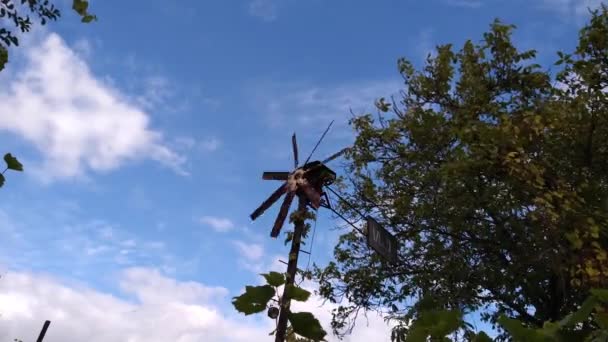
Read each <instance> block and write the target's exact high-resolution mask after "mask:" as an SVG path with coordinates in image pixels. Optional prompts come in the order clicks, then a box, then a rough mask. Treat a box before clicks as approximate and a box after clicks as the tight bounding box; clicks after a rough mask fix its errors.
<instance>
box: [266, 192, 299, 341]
mask: <svg viewBox="0 0 608 342" xmlns="http://www.w3.org/2000/svg"><path fill="white" fill-rule="evenodd" d="M306 202H307V201H306V197H305V195H303V194H301V195H299V196H298V215H302V219H301V220H299V219H298V220H295V222H294V230H293V239H292V240H291V249H290V251H289V260H288V262H287V279H286V281H285V288H284V289H283V296H282V297H281V311H280V313H279V321H278V323H277V333H276V335H275V339H274V340H275V342H284V341H285V337H286V336H285V334H286V332H287V315H288V314H289V306H290V305H291V300H290V299H289V298H288V297H287V296H286V294H287V287H288V286H289V285H293V284H294V282H295V280H296V272H297V270H298V256H299V255H300V243H301V240H302V233H303V232H304V214H305V213H306V211H307V208H306Z"/></svg>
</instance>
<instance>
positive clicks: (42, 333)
mask: <svg viewBox="0 0 608 342" xmlns="http://www.w3.org/2000/svg"><path fill="white" fill-rule="evenodd" d="M49 325H51V321H45V322H44V325H43V326H42V331H40V335H38V339H37V340H36V342H42V340H43V339H44V335H46V330H47V329H48V328H49Z"/></svg>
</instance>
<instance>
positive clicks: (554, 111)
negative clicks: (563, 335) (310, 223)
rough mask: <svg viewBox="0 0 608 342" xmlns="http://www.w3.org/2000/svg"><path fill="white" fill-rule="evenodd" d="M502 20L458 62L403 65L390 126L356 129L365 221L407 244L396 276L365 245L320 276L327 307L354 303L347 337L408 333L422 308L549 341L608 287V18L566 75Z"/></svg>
mask: <svg viewBox="0 0 608 342" xmlns="http://www.w3.org/2000/svg"><path fill="white" fill-rule="evenodd" d="M514 29H515V27H514V26H512V25H506V24H504V23H502V22H500V21H498V20H496V21H494V22H493V23H492V24H491V26H490V30H489V31H488V32H486V33H485V34H484V35H483V39H482V40H481V41H480V42H478V43H474V42H472V41H467V42H465V44H464V45H463V46H462V48H460V49H459V50H455V49H454V48H453V46H452V45H451V44H446V45H441V46H438V47H437V51H436V54H435V55H434V56H430V55H429V57H428V58H427V61H426V63H425V65H424V67H423V68H422V69H421V70H416V68H414V65H413V64H412V63H411V62H409V61H407V60H406V59H401V60H399V62H398V68H399V72H400V73H401V75H402V77H403V79H404V82H405V88H404V90H403V91H402V93H401V96H400V98H399V99H398V100H397V99H394V98H393V99H388V100H387V99H383V98H381V99H379V100H378V101H377V102H376V106H377V108H378V115H377V116H372V115H369V114H368V115H362V116H359V117H357V118H355V119H353V120H352V121H351V124H352V126H353V128H354V129H355V131H356V133H357V138H356V142H355V145H354V147H353V148H352V149H351V151H349V153H348V154H347V158H348V160H349V163H348V166H347V168H346V172H345V174H346V179H345V183H347V187H348V188H347V191H346V192H347V193H345V194H344V196H345V197H346V198H347V199H348V201H349V202H350V204H352V205H353V206H354V207H355V209H356V210H353V209H351V208H349V206H347V205H344V206H342V207H341V208H340V209H339V210H340V211H341V214H343V215H344V216H345V217H347V218H351V219H352V220H353V221H355V220H356V219H358V217H359V214H358V212H362V213H364V214H368V215H371V216H374V217H375V218H376V219H377V221H378V222H379V223H381V224H382V225H383V226H384V227H385V228H387V229H388V230H389V231H391V232H392V233H393V234H394V235H395V237H396V238H397V239H399V241H400V245H401V246H402V247H401V249H400V251H399V263H398V264H397V265H390V264H387V263H386V262H385V261H384V260H382V259H381V258H379V257H378V256H377V255H376V254H375V253H372V252H371V251H370V250H369V247H368V246H367V244H366V238H365V237H364V236H361V235H359V234H357V233H355V232H349V233H346V234H344V235H343V236H341V238H340V241H339V243H338V245H337V246H336V248H335V250H334V257H335V261H334V262H332V263H330V264H329V265H328V266H326V267H324V268H317V269H316V271H315V276H316V278H317V279H318V280H319V282H320V290H319V291H320V294H321V295H322V296H323V297H325V298H326V299H328V300H330V301H332V302H336V303H338V302H341V301H342V300H343V299H346V300H348V302H349V303H350V304H349V305H347V306H342V307H340V308H338V309H337V310H336V311H335V312H334V322H333V324H332V327H333V328H334V332H335V333H337V334H340V333H342V332H343V331H344V330H348V328H349V327H350V326H351V323H352V321H353V320H352V318H353V317H354V316H355V315H356V314H357V313H358V312H359V310H360V309H363V310H377V311H380V312H382V313H384V314H385V315H386V317H387V318H388V319H396V320H399V321H403V322H408V321H411V320H412V319H413V318H414V317H416V316H417V314H418V311H419V310H418V309H417V307H416V306H414V305H411V301H412V299H413V298H420V297H423V295H428V294H432V296H433V298H434V299H435V300H436V301H438V303H440V304H441V305H440V307H441V309H442V310H443V309H445V310H460V311H461V312H470V311H481V312H482V318H483V319H484V320H486V321H489V322H491V323H493V324H495V325H496V327H498V318H499V317H501V316H503V315H504V316H505V317H509V318H513V319H518V320H520V321H521V322H523V324H525V325H526V326H529V327H537V328H540V327H542V326H543V324H544V322H545V321H557V320H558V319H559V318H560V317H563V316H564V315H565V314H566V313H568V312H572V311H575V310H576V309H577V308H578V306H579V305H581V303H582V302H583V301H584V300H585V298H586V295H587V293H588V291H589V290H590V289H591V288H601V287H605V286H608V257H607V256H608V255H607V253H608V173H607V172H606V170H608V144H606V141H608V99H607V96H608V92H607V89H608V8H607V7H606V6H602V8H601V9H600V10H598V11H595V12H593V13H592V15H591V19H590V21H589V22H588V24H587V25H586V26H585V27H584V28H583V29H582V30H581V31H580V34H579V42H578V43H579V44H578V46H577V48H576V49H575V50H574V51H573V52H572V53H571V54H566V53H563V52H559V53H558V60H557V62H556V64H557V65H558V66H559V67H560V68H561V70H559V72H558V73H557V74H556V75H554V76H553V75H552V74H550V73H549V72H548V71H546V70H543V68H542V67H541V66H540V65H539V64H537V63H535V62H534V59H535V57H536V52H535V51H534V50H529V51H520V50H518V49H517V48H516V46H515V45H514V44H513V42H512V40H511V36H512V32H513V30H514Z"/></svg>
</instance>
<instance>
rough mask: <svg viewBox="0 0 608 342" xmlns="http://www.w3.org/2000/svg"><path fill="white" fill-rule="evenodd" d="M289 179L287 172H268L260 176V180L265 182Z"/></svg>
mask: <svg viewBox="0 0 608 342" xmlns="http://www.w3.org/2000/svg"><path fill="white" fill-rule="evenodd" d="M288 177H289V172H287V171H285V172H283V171H268V172H264V173H263V174H262V179H265V180H282V181H286V180H287V178H288Z"/></svg>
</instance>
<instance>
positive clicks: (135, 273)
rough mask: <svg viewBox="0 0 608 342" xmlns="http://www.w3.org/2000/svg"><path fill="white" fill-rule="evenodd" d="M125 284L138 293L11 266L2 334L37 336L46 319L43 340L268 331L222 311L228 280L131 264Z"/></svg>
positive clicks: (95, 341) (1, 299)
mask: <svg viewBox="0 0 608 342" xmlns="http://www.w3.org/2000/svg"><path fill="white" fill-rule="evenodd" d="M120 284H121V287H122V288H123V290H125V291H126V292H127V293H130V294H133V295H135V297H136V299H137V300H136V301H127V300H123V299H119V298H116V297H115V296H112V295H110V294H106V293H102V292H98V291H95V290H93V289H88V288H82V287H74V286H71V287H70V286H67V285H65V284H62V283H60V282H58V281H56V280H54V279H51V278H48V277H42V276H39V275H33V274H29V273H14V272H11V273H8V274H6V275H5V277H3V278H2V280H1V281H0V311H1V313H2V325H3V328H2V329H0V340H2V341H12V340H13V339H14V338H20V339H23V340H32V339H33V338H34V337H35V336H34V334H36V333H37V332H38V331H40V328H41V327H42V323H43V322H44V321H45V320H47V319H48V320H50V321H51V325H50V327H49V330H48V332H47V335H46V337H45V339H44V340H45V342H59V341H91V342H102V341H103V342H123V341H131V342H139V341H152V342H154V341H158V342H161V341H162V342H164V341H180V342H189V341H192V342H194V341H252V340H256V341H261V340H264V339H265V338H267V331H270V326H266V327H265V326H264V325H263V324H262V326H260V324H252V320H245V319H242V317H239V318H240V319H239V320H237V319H233V318H229V317H228V315H226V314H223V313H222V312H221V311H220V309H219V307H218V305H217V304H215V303H217V302H218V301H220V300H226V295H227V290H226V289H224V288H213V287H206V286H204V285H202V284H200V283H195V282H177V281H175V280H173V279H169V278H166V277H164V276H162V275H160V273H158V272H157V271H155V270H150V269H128V270H126V271H125V272H124V273H123V274H122V275H121V279H120ZM234 316H236V315H234Z"/></svg>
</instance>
